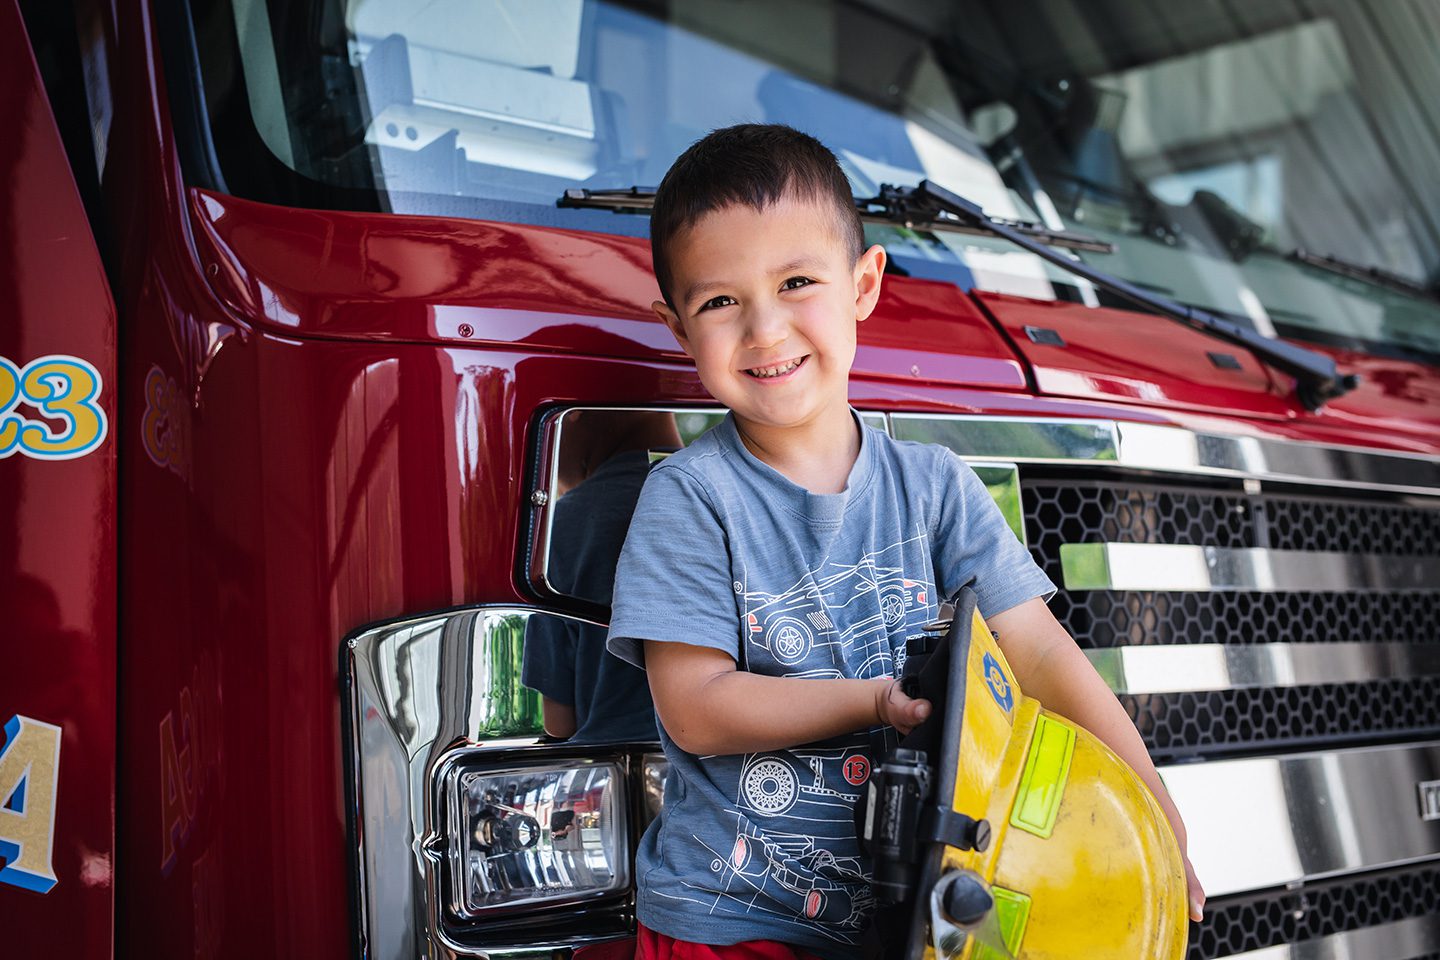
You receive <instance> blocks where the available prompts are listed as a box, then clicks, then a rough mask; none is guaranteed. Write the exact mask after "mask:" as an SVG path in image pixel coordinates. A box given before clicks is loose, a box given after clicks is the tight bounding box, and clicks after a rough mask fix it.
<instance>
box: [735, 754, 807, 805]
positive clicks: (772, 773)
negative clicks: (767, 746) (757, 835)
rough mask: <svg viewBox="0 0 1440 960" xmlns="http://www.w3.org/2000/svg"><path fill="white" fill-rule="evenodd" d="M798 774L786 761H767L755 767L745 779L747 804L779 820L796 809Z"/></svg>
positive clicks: (750, 768) (741, 790)
mask: <svg viewBox="0 0 1440 960" xmlns="http://www.w3.org/2000/svg"><path fill="white" fill-rule="evenodd" d="M797 786H798V784H797V783H796V781H795V771H794V770H792V769H791V767H790V764H788V763H786V762H785V761H784V760H778V759H776V758H774V757H766V758H765V759H763V760H757V761H755V762H754V763H752V764H751V765H750V766H749V768H748V769H747V770H746V771H745V773H744V775H743V776H742V777H741V782H740V792H741V794H742V795H743V796H744V798H745V803H746V804H747V805H748V806H749V807H750V808H751V809H752V810H755V811H757V812H759V813H764V814H768V815H770V816H777V815H779V814H782V813H784V812H785V811H786V810H789V809H790V808H791V807H793V806H794V805H795V795H796V792H797V791H796V788H797Z"/></svg>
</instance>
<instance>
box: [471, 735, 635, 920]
mask: <svg viewBox="0 0 1440 960" xmlns="http://www.w3.org/2000/svg"><path fill="white" fill-rule="evenodd" d="M625 777H626V772H625V770H624V769H622V767H621V765H620V764H618V763H606V762H601V761H591V760H565V761H554V762H551V763H546V764H536V765H533V766H531V765H526V766H511V767H507V768H504V769H466V768H464V767H461V768H458V769H456V770H454V771H452V772H451V774H450V776H449V777H448V778H447V779H449V781H450V783H451V785H452V787H451V789H452V792H453V805H452V807H451V817H450V827H451V837H452V838H453V840H454V841H455V844H454V847H453V848H452V849H453V851H454V852H453V854H452V856H451V875H452V884H453V886H452V889H453V895H452V897H451V902H452V906H453V907H454V909H455V910H456V912H457V913H458V914H460V915H461V916H463V917H467V918H470V917H475V916H478V915H480V914H483V913H491V912H497V911H504V910H509V909H514V908H517V907H533V906H537V905H541V904H544V905H560V904H565V903H574V902H576V901H580V900H587V899H590V898H593V897H600V896H604V895H606V894H610V893H616V892H619V891H623V890H625V889H626V888H627V886H628V885H629V882H630V867H629V858H630V842H629V834H628V830H627V828H626V822H627V819H628V813H627V802H626V796H625V787H624V784H625Z"/></svg>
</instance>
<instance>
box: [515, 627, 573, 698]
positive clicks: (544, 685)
mask: <svg viewBox="0 0 1440 960" xmlns="http://www.w3.org/2000/svg"><path fill="white" fill-rule="evenodd" d="M520 682H521V683H523V684H524V685H525V686H527V687H529V688H530V689H531V690H538V691H539V692H540V693H541V694H542V695H544V696H546V697H549V698H550V699H551V700H554V701H556V702H557V703H566V704H570V705H571V706H574V704H575V636H574V633H573V632H572V630H571V629H570V626H569V624H568V623H566V622H565V621H564V620H561V619H560V618H559V617H549V616H537V617H531V618H530V620H529V621H528V622H527V623H526V625H525V647H524V653H523V654H522V655H521V661H520Z"/></svg>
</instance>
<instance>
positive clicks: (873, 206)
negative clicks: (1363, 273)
mask: <svg viewBox="0 0 1440 960" xmlns="http://www.w3.org/2000/svg"><path fill="white" fill-rule="evenodd" d="M929 182H930V181H928V180H925V181H922V184H923V183H929ZM901 189H906V188H902V187H892V186H890V185H889V184H882V185H881V187H880V195H879V196H876V197H869V198H867V199H864V200H856V201H855V207H856V209H857V210H859V211H860V219H862V220H868V221H870V222H871V223H899V224H903V225H905V226H907V227H917V226H918V227H924V228H926V229H927V230H951V231H954V232H956V233H968V234H973V235H975V236H980V237H998V236H1002V234H1000V233H997V232H996V230H995V229H994V225H996V224H1000V225H1003V226H1005V227H1006V228H1007V229H1009V230H1011V231H1013V232H1014V233H1017V234H1019V235H1020V236H1023V237H1029V238H1030V239H1032V240H1037V241H1039V242H1040V243H1043V244H1046V245H1047V246H1051V247H1063V248H1065V249H1067V250H1088V251H1090V252H1091V253H1114V252H1115V245H1114V244H1112V243H1110V242H1109V241H1108V240H1101V239H1100V238H1099V237H1092V236H1090V235H1088V234H1084V233H1076V232H1075V231H1073V230H1051V229H1050V228H1049V227H1047V226H1045V225H1044V224H1040V223H1035V222H1033V221H1030V220H1002V219H1000V218H998V217H987V218H986V220H985V221H984V222H980V221H976V220H974V219H970V218H964V217H960V216H957V215H955V213H954V212H953V211H950V210H946V209H944V208H943V207H942V208H938V209H937V208H933V207H932V208H930V209H926V208H924V207H922V206H916V205H911V204H897V203H895V202H894V201H895V198H894V196H893V194H891V193H890V191H895V190H901ZM915 189H917V190H918V189H919V188H918V187H916V188H915Z"/></svg>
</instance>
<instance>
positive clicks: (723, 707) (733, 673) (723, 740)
mask: <svg viewBox="0 0 1440 960" xmlns="http://www.w3.org/2000/svg"><path fill="white" fill-rule="evenodd" d="M645 670H646V672H647V673H648V674H649V676H650V692H651V695H652V697H653V698H654V700H655V711H656V713H657V714H659V716H660V722H661V723H662V724H664V726H665V732H666V733H668V734H669V735H670V739H671V740H674V741H675V743H676V745H677V746H679V747H680V749H682V750H684V751H686V752H687V753H693V754H697V755H701V756H709V755H713V754H734V753H758V752H760V751H763V750H783V749H787V748H789V747H795V746H799V745H800V744H802V743H812V742H814V741H816V740H826V739H829V738H830V737H837V736H840V735H842V734H846V733H854V732H855V731H857V730H865V729H868V728H870V727H873V726H875V725H877V724H881V723H888V724H891V725H892V726H894V727H896V728H897V729H898V730H900V732H902V733H908V732H909V731H910V729H911V728H912V727H914V726H915V725H916V724H918V723H919V722H920V721H922V720H924V719H925V717H927V716H928V715H929V713H930V704H929V702H928V701H925V700H912V699H910V698H909V697H907V696H905V694H904V693H902V692H901V690H900V685H899V683H898V682H896V681H895V680H893V679H890V678H881V679H876V680H812V679H802V678H798V677H766V676H761V675H759V674H754V673H748V672H745V671H741V670H736V669H735V661H734V660H732V659H731V658H730V655H729V654H727V653H725V652H723V651H720V650H714V649H711V648H709V647H699V646H694V645H691V644H688V643H672V642H668V641H659V640H647V641H645Z"/></svg>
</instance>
